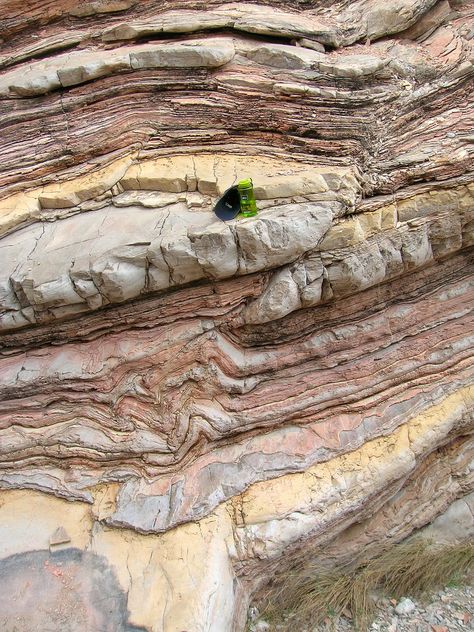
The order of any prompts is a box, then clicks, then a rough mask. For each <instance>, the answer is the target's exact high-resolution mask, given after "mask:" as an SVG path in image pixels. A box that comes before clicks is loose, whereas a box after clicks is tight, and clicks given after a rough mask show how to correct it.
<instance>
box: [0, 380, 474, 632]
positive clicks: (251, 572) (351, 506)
mask: <svg viewBox="0 0 474 632" xmlns="http://www.w3.org/2000/svg"><path fill="white" fill-rule="evenodd" d="M470 390H471V391H472V389H470ZM470 390H469V389H464V390H462V389H461V390H460V391H458V392H457V393H456V394H454V395H452V396H450V397H448V398H446V399H445V400H444V401H443V402H441V403H440V404H439V405H436V406H433V407H431V408H429V409H428V410H426V411H425V412H424V413H422V414H421V415H418V416H417V417H415V418H414V419H413V420H412V421H411V422H410V423H409V424H406V425H404V426H402V427H401V428H400V429H399V430H398V431H397V432H396V433H395V434H394V435H392V436H389V437H382V438H380V439H377V440H374V441H371V442H369V443H367V444H366V446H364V447H363V448H361V449H359V450H355V451H354V452H352V453H351V454H350V455H348V456H343V457H341V458H338V459H334V460H332V461H331V462H329V464H321V465H318V466H315V467H314V468H312V469H310V470H309V471H308V472H307V473H305V474H301V475H295V474H292V475H287V476H283V477H281V478H279V479H277V485H276V486H275V481H273V482H272V483H271V484H269V483H265V484H257V485H254V486H253V487H251V488H250V489H249V490H248V491H247V492H246V493H245V494H243V495H241V496H238V497H237V498H236V499H235V500H234V501H231V502H230V503H229V504H228V505H225V506H221V507H220V508H219V509H218V510H216V511H215V512H214V513H213V514H211V515H210V516H209V517H207V518H204V519H202V520H200V521H199V522H197V523H190V524H187V525H183V526H181V527H178V528H176V529H173V530H171V531H169V532H167V533H166V534H163V535H161V536H159V537H157V536H144V535H140V534H137V533H135V532H133V531H126V530H123V529H110V528H109V527H104V526H103V520H104V518H106V516H107V515H108V514H109V512H110V511H113V507H114V500H113V498H114V487H113V485H111V486H99V487H96V488H95V494H94V495H95V500H94V504H93V505H90V504H86V503H79V502H76V503H66V502H65V501H62V500H60V499H57V498H54V497H51V496H46V495H44V494H41V493H39V492H29V491H18V490H13V491H5V492H3V493H2V506H1V507H0V516H1V520H0V525H1V526H0V529H1V530H2V533H4V534H5V536H6V537H2V538H1V542H2V556H3V557H6V559H7V562H9V564H10V567H11V565H13V567H14V568H15V569H16V572H17V573H19V572H23V581H25V580H27V579H28V576H29V577H30V580H31V574H30V575H29V574H28V571H26V573H25V570H24V569H23V567H22V563H23V562H22V559H21V557H19V556H18V554H19V553H23V552H25V551H26V552H28V551H32V552H34V551H36V550H41V549H44V548H47V547H48V545H49V542H50V540H51V534H52V533H54V532H55V531H56V530H57V528H58V526H62V527H63V529H64V531H65V532H66V533H67V536H66V537H67V538H68V546H69V547H74V548H72V549H71V548H70V549H67V550H69V551H74V550H75V549H79V550H83V551H86V552H87V553H88V554H92V555H99V556H101V558H102V560H103V561H102V563H104V561H105V563H106V564H108V565H110V567H111V568H113V569H114V571H115V574H116V577H117V579H118V582H119V587H120V589H121V590H122V591H123V592H124V593H125V595H126V607H127V610H128V620H129V621H130V622H132V624H133V625H135V626H141V627H142V628H143V629H146V630H153V631H158V630H163V631H164V632H168V631H173V630H177V629H180V628H183V629H186V627H188V628H192V627H193V626H194V625H195V624H196V622H199V623H198V624H199V626H201V628H202V629H209V630H212V631H213V632H217V630H222V629H225V630H231V629H238V628H239V627H240V626H241V625H242V622H243V619H244V618H243V617H242V615H243V614H244V613H245V610H246V605H247V603H248V594H249V590H250V588H251V587H252V586H255V584H256V583H257V584H258V577H259V574H258V573H257V575H256V574H255V569H257V568H259V567H260V568H261V566H262V563H266V564H267V566H269V565H271V564H274V562H273V561H272V560H273V559H274V557H275V555H276V553H277V551H278V549H279V548H280V549H284V548H285V547H288V545H289V544H291V543H295V542H297V541H299V542H300V543H301V542H304V546H305V547H306V548H307V549H308V547H312V548H313V549H314V551H315V552H317V551H318V550H319V551H321V549H323V548H327V546H328V545H327V541H328V540H331V539H332V540H334V541H335V543H336V544H338V545H339V546H338V547H337V552H338V554H339V555H340V554H341V552H342V551H343V550H344V547H347V540H348V539H349V541H350V542H357V539H359V540H360V541H362V542H363V541H364V539H365V540H367V539H370V538H371V535H372V534H373V533H374V532H376V530H377V529H380V530H382V531H383V533H384V534H385V533H386V532H387V531H390V532H391V533H392V534H393V535H392V541H394V542H397V541H399V540H400V539H401V538H403V537H404V536H405V535H407V534H409V533H410V532H411V530H412V529H413V526H414V525H415V524H417V525H420V526H421V525H423V524H424V523H425V521H426V519H428V520H429V519H430V518H431V517H433V516H435V515H436V514H439V513H440V512H441V513H442V512H446V518H447V519H449V518H450V517H451V518H454V517H456V518H457V520H458V521H460V520H461V519H462V518H464V521H465V524H466V525H468V524H470V523H472V513H471V511H472V509H471V510H469V507H470V506H471V507H472V494H471V495H467V494H466V492H465V491H464V492H463V491H462V490H465V489H466V487H468V486H469V481H468V479H466V472H467V470H468V468H466V465H467V462H468V460H469V458H468V456H467V455H469V451H467V452H464V451H465V450H469V446H468V445H466V443H465V442H464V444H463V442H460V443H459V442H458V444H457V445H456V444H455V443H453V442H451V444H450V445H447V446H446V447H444V448H440V449H439V450H438V451H436V450H435V451H434V452H432V451H433V448H434V447H435V446H436V445H442V444H443V443H444V444H446V440H447V437H448V436H449V433H450V432H451V430H452V428H453V426H455V425H456V423H457V422H458V421H459V420H460V419H462V416H463V415H464V414H465V413H466V411H467V410H468V409H469V408H471V409H472V392H470ZM471 450H472V448H471ZM430 452H432V454H433V457H434V458H430V457H428V458H426V455H427V454H428V453H430ZM423 456H425V459H424V460H423ZM448 473H449V476H448V479H446V475H447V474H448ZM446 480H448V481H449V483H448V484H447V485H445V486H444V489H443V493H442V494H441V495H439V502H437V503H435V506H434V505H433V503H432V502H431V499H430V502H428V503H427V504H426V505H425V506H424V512H423V513H422V515H420V513H419V510H420V500H419V494H418V493H417V492H419V490H420V489H422V488H423V486H425V485H428V487H429V488H430V489H434V488H436V485H437V484H438V486H439V484H440V483H441V482H442V481H446ZM355 481H356V482H357V485H356V486H354V482H355ZM404 483H405V485H404ZM400 488H401V490H400ZM355 490H358V491H355ZM382 490H386V491H387V494H386V495H385V494H384V493H383V491H382ZM397 490H399V493H398V494H397V493H395V492H396V491H397ZM268 494H271V497H272V499H273V500H274V504H273V505H272V506H271V508H269V505H268V503H267V502H266V501H267V498H268ZM459 496H461V497H463V496H464V498H463V500H462V501H460V500H457V501H456V500H455V499H456V498H457V497H459ZM464 499H465V500H464ZM381 505H382V506H381ZM460 505H461V508H460ZM265 507H267V509H265ZM309 507H311V509H309ZM318 507H319V508H321V507H324V508H325V511H321V510H319V511H318ZM364 508H365V511H364ZM417 510H418V518H417V519H416V520H415V519H414V518H413V515H414V514H415V515H416V514H417ZM463 511H464V513H462V512H463ZM32 512H33V513H34V515H35V516H36V520H35V521H34V522H33V521H32V520H31V514H32ZM466 512H467V515H466ZM367 514H369V515H370V514H373V515H374V516H375V518H374V520H372V521H370V522H369V521H367V520H365V521H364V519H365V518H366V516H367ZM361 519H362V522H360V520H361ZM354 521H357V523H358V524H357V525H355V529H356V534H354V530H353V528H352V529H351V525H353V524H354ZM434 524H436V522H435V523H434ZM359 525H360V526H359ZM269 535H270V539H268V536H269ZM427 535H428V536H429V534H427ZM269 542H271V543H272V544H271V546H270V548H269V547H268V543H269ZM318 547H319V549H318ZM67 550H66V551H63V553H67ZM330 553H331V554H334V553H333V550H331V549H330ZM55 555H56V557H53V558H52V559H51V561H50V562H49V564H51V567H50V568H48V564H46V566H45V568H46V570H45V573H46V577H47V576H48V575H47V574H48V573H50V572H51V573H55V572H56V573H57V572H59V573H60V575H59V577H61V578H63V579H65V580H66V582H67V581H68V574H67V575H66V576H65V570H66V569H64V558H63V559H61V558H59V561H60V562H61V565H60V566H57V562H58V553H57V552H56V554H55ZM7 556H10V557H7ZM14 556H16V557H14ZM66 559H67V558H66ZM325 559H326V561H327V558H325ZM183 560H184V562H185V563H184V564H183ZM25 562H26V563H29V567H28V568H29V569H30V571H29V573H31V559H26V560H25ZM43 565H44V561H43ZM144 569H146V570H145V572H144ZM10 572H11V571H10ZM20 577H21V575H20ZM45 579H46V578H45ZM260 583H261V582H260ZM79 590H80V588H79ZM163 595H166V598H163ZM46 598H47V599H48V600H50V601H45V602H44V605H45V608H48V607H51V609H52V612H54V610H53V608H54V603H55V602H54V595H51V593H46ZM116 599H117V597H116ZM85 601H86V603H87V599H86V600H85ZM50 604H51V605H50ZM113 611H114V610H113V608H112V611H111V612H113ZM7 612H8V610H7ZM21 614H22V615H23V617H24V619H23V620H25V619H26V621H28V620H29V621H30V622H31V621H33V622H34V621H35V617H34V616H33V617H32V615H31V614H27V613H26V612H25V611H23V612H21ZM7 621H8V620H7Z"/></svg>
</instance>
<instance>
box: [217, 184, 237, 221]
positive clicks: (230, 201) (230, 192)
mask: <svg viewBox="0 0 474 632" xmlns="http://www.w3.org/2000/svg"><path fill="white" fill-rule="evenodd" d="M239 212H240V194H239V191H238V189H237V187H236V186H234V187H230V189H227V191H226V192H225V193H224V195H223V196H222V197H221V198H220V199H219V200H218V201H217V204H216V205H215V207H214V213H215V214H216V215H217V217H218V218H219V219H221V220H222V221H223V222H228V221H229V220H230V219H234V218H235V217H237V215H238V214H239Z"/></svg>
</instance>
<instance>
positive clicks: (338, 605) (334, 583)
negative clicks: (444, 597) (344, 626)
mask: <svg viewBox="0 0 474 632" xmlns="http://www.w3.org/2000/svg"><path fill="white" fill-rule="evenodd" d="M473 567H474V545H473V544H471V543H462V544H456V545H445V546H443V547H440V546H435V545H434V544H432V543H430V542H427V541H426V540H422V539H421V538H413V539H411V540H410V541H409V542H406V543H402V544H398V545H396V546H394V547H392V548H391V549H389V550H388V551H386V552H385V553H383V554H382V555H380V556H379V557H377V558H374V559H372V560H370V561H368V562H366V563H364V564H361V565H359V566H358V567H357V568H355V569H351V570H348V571H345V572H344V571H330V572H323V573H321V572H318V569H317V568H316V567H314V566H312V565H311V563H305V564H304V565H300V567H299V568H297V569H295V570H294V571H291V572H289V573H288V574H287V575H286V576H283V577H281V578H280V579H279V580H278V584H277V587H273V588H272V589H271V590H270V591H269V592H268V594H267V595H266V597H265V603H266V607H265V611H264V613H263V616H264V617H265V618H266V619H267V620H269V621H272V622H273V623H275V624H279V625H280V626H281V627H280V628H279V629H280V630H281V631H282V632H289V631H290V630H291V632H294V630H295V629H298V627H296V628H295V626H301V627H304V626H308V625H317V624H320V623H322V621H324V620H325V619H326V618H327V617H339V616H340V615H341V614H343V613H347V612H350V613H351V616H352V619H353V622H354V625H355V627H356V629H358V630H366V629H367V627H368V625H369V624H370V622H371V621H372V619H373V616H374V611H375V602H374V599H373V598H372V596H371V595H372V594H373V593H377V594H384V595H386V596H388V597H392V598H395V599H399V598H400V597H403V596H411V597H415V598H426V597H427V595H428V594H429V593H430V592H433V591H435V590H439V589H440V588H443V587H445V586H447V585H449V584H455V583H458V584H459V583H466V581H470V580H471V579H472V573H473Z"/></svg>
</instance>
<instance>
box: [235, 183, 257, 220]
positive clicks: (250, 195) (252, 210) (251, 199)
mask: <svg viewBox="0 0 474 632" xmlns="http://www.w3.org/2000/svg"><path fill="white" fill-rule="evenodd" d="M237 189H238V191H239V195H240V212H241V214H242V215H243V216H244V217H253V216H254V215H256V214H257V203H256V201H255V194H254V192H253V182H252V178H247V179H246V180H241V181H240V182H239V183H238V185H237Z"/></svg>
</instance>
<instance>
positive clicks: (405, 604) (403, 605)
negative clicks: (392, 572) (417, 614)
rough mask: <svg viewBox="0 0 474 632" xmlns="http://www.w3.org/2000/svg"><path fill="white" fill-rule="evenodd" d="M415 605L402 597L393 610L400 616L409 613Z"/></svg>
mask: <svg viewBox="0 0 474 632" xmlns="http://www.w3.org/2000/svg"><path fill="white" fill-rule="evenodd" d="M415 608H416V606H415V604H414V603H413V601H412V600H411V599H409V598H408V597H404V598H403V599H401V600H400V602H399V603H398V604H397V606H396V607H395V612H396V613H397V614H399V615H401V616H406V615H408V614H411V613H412V612H413V611H414V610H415Z"/></svg>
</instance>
